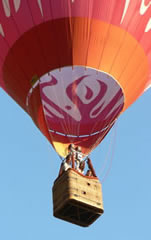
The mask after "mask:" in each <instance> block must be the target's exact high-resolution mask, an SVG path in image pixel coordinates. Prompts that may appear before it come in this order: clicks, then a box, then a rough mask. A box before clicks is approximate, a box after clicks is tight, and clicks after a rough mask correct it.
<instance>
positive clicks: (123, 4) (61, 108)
mask: <svg viewBox="0 0 151 240" xmlns="http://www.w3.org/2000/svg"><path fill="white" fill-rule="evenodd" d="M150 16H151V4H150V1H145V0H134V1H132V0H121V1H117V0H108V1H106V0H40V1H38V0H35V1H28V0H8V1H1V2H0V85H1V87H2V88H3V89H4V90H5V91H6V92H7V93H8V94H9V95H10V96H11V97H12V98H13V99H14V100H15V101H16V102H17V103H18V104H19V105H20V106H21V107H22V108H23V109H24V110H25V111H26V112H27V113H28V114H29V115H30V116H31V117H32V119H33V121H34V122H35V124H36V125H37V127H38V128H39V129H40V130H41V132H42V133H43V134H44V135H45V136H46V137H47V138H48V140H49V141H50V143H51V144H52V145H53V147H54V148H55V149H56V151H57V152H58V153H59V154H60V155H61V156H65V155H66V154H67V152H66V149H67V146H68V145H69V144H70V143H71V142H74V143H75V144H76V145H80V146H81V147H82V149H83V152H85V154H88V153H90V152H91V151H92V149H94V148H95V147H96V146H97V145H98V144H99V143H100V142H101V141H102V140H103V138H104V137H105V136H106V134H107V133H108V131H109V130H110V128H111V127H112V126H113V124H114V123H115V121H116V119H117V117H118V116H119V115H120V113H122V112H123V111H125V110H126V109H127V108H128V107H129V106H130V105H131V104H132V103H133V102H134V101H135V100H136V99H137V98H138V97H139V96H140V95H141V94H142V93H143V92H144V90H145V89H147V88H148V87H149V86H150V83H151V78H150V76H151V75H150V74H151V41H150V40H151V20H150Z"/></svg>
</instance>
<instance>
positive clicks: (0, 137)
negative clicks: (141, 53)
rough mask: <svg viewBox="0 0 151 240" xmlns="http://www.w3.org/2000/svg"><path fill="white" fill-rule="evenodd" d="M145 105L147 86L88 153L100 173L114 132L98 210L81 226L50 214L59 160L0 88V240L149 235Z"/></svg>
mask: <svg viewBox="0 0 151 240" xmlns="http://www.w3.org/2000/svg"><path fill="white" fill-rule="evenodd" d="M150 104H151V90H148V91H147V92H146V93H145V94H144V95H143V96H142V97H141V98H139V99H138V100H137V102H136V103H135V104H133V105H132V106H131V107H130V108H129V109H128V110H127V111H126V112H125V113H124V114H123V115H121V116H120V119H119V120H118V124H117V126H116V129H114V130H113V132H111V133H110V134H109V136H108V137H107V138H106V139H105V140H104V142H103V143H102V144H101V145H100V146H99V147H98V148H97V149H96V150H95V151H94V153H93V154H92V155H91V159H92V160H93V162H94V166H95V168H96V172H97V173H98V175H99V176H100V173H101V171H102V168H103V166H104V162H105V161H106V156H108V155H109V156H108V161H107V167H109V166H110V163H111V158H112V154H111V153H109V154H108V152H109V145H110V139H111V137H112V134H114V131H116V132H117V134H116V137H114V139H113V140H112V142H113V141H115V140H116V145H115V149H114V148H113V150H114V157H113V160H112V166H111V170H110V172H109V174H108V176H107V177H106V178H105V179H104V180H105V181H104V182H103V199H104V209H105V212H104V215H103V216H102V217H100V218H99V219H98V220H97V221H96V222H95V223H94V224H93V225H91V226H90V227H88V228H81V227H78V226H76V225H73V224H69V223H66V222H64V221H61V220H59V219H56V218H54V217H53V216H52V195H51V191H52V190H51V188H52V185H53V181H54V180H55V178H56V176H57V174H58V169H59V166H60V159H59V158H58V156H57V154H56V153H55V151H54V150H53V149H52V147H51V146H50V144H49V143H48V141H47V140H46V139H45V138H44V137H43V136H42V134H41V133H40V132H39V130H38V129H37V128H36V127H35V126H34V123H33V122H32V120H31V119H30V117H29V116H28V115H27V114H26V113H25V112H24V111H23V110H22V109H21V108H20V107H19V106H18V105H17V104H16V103H15V102H14V101H13V100H12V99H11V98H10V97H8V96H7V95H6V93H5V92H4V91H3V90H2V89H0V109H1V115H0V239H3V240H9V239H13V240H20V239H22V240H24V239H26V240H34V239H36V240H41V239H45V240H48V239H49V240H50V239H61V238H62V239H66V240H68V239H71V237H72V239H73V240H74V239H87V240H89V239H97V238H98V239H103V240H108V239H112V240H114V239H115V240H127V239H129V240H134V239H137V240H142V239H151V227H150V215H151V204H150V203H151V187H150V184H151V108H150ZM112 145H114V144H113V143H112ZM106 172H107V168H106V169H105V170H104V172H103V174H104V175H105V174H106ZM102 177H103V175H101V176H100V178H101V180H102Z"/></svg>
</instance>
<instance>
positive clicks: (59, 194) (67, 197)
mask: <svg viewBox="0 0 151 240" xmlns="http://www.w3.org/2000/svg"><path fill="white" fill-rule="evenodd" d="M103 212H104V210H103V200H102V189H101V183H100V182H99V180H98V178H95V177H86V176H84V175H82V174H80V173H78V172H77V171H75V170H74V169H69V170H68V171H66V172H64V173H63V174H62V175H61V176H60V177H59V178H57V179H56V181H55V182H54V186H53V214H54V216H55V217H57V218H60V219H63V220H65V221H68V222H71V223H74V224H77V225H80V226H83V227H86V226H89V225H90V224H92V223H93V222H94V221H95V220H96V219H97V218H98V217H99V216H100V215H102V213H103Z"/></svg>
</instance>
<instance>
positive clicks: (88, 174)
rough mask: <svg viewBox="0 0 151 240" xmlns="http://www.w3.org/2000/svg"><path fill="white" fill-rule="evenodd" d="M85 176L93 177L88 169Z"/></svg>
mask: <svg viewBox="0 0 151 240" xmlns="http://www.w3.org/2000/svg"><path fill="white" fill-rule="evenodd" d="M86 176H89V177H91V176H93V174H92V171H91V170H90V169H89V170H88V171H87V173H86Z"/></svg>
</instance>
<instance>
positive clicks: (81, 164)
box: [80, 161, 85, 171]
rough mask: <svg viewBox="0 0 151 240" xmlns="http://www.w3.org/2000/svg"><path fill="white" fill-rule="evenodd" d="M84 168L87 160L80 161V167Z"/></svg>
mask: <svg viewBox="0 0 151 240" xmlns="http://www.w3.org/2000/svg"><path fill="white" fill-rule="evenodd" d="M84 168H85V162H84V161H82V162H80V169H81V170H82V171H83V170H84Z"/></svg>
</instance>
